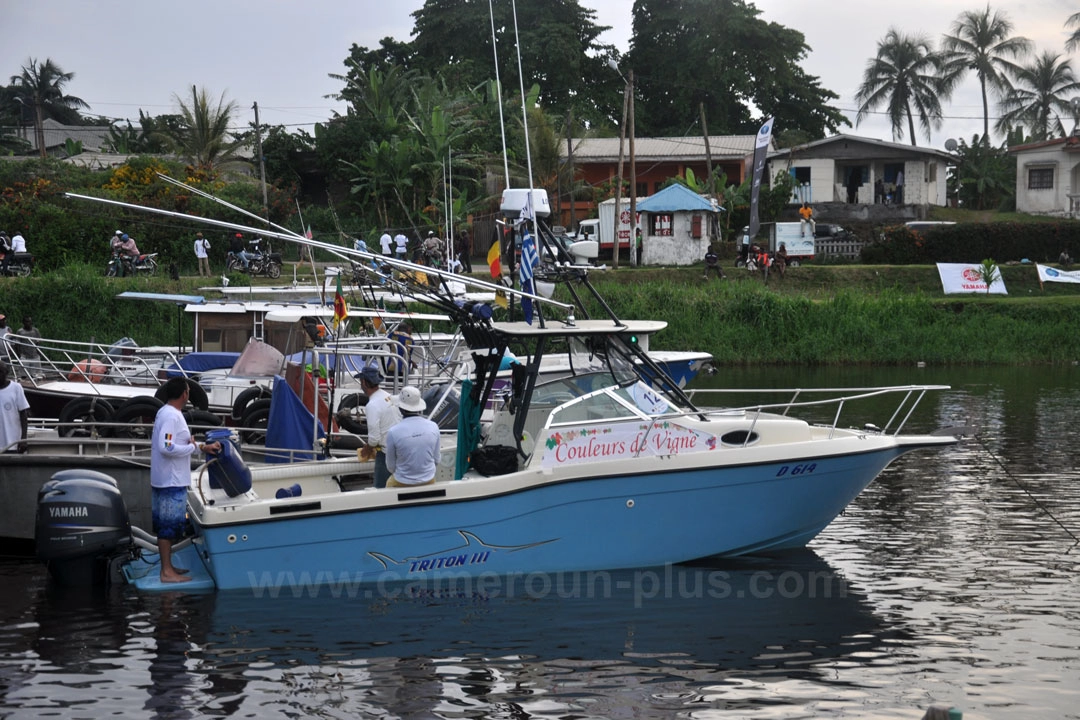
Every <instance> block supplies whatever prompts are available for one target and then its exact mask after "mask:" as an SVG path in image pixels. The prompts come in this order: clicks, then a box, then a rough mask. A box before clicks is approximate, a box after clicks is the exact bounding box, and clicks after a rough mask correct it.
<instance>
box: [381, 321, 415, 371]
mask: <svg viewBox="0 0 1080 720" xmlns="http://www.w3.org/2000/svg"><path fill="white" fill-rule="evenodd" d="M387 339H388V340H390V342H391V343H392V344H391V346H390V349H391V350H392V351H393V352H394V353H396V354H397V357H396V358H387V360H386V372H387V373H389V374H391V375H401V376H402V377H405V376H406V375H408V373H409V371H410V370H411V369H413V368H414V367H416V364H415V363H413V361H412V346H413V336H412V325H410V324H409V323H407V322H403V323H398V326H397V327H396V328H394V330H393V332H391V333H390V335H389V336H387Z"/></svg>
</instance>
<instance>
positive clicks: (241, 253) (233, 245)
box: [229, 233, 251, 272]
mask: <svg viewBox="0 0 1080 720" xmlns="http://www.w3.org/2000/svg"><path fill="white" fill-rule="evenodd" d="M229 252H231V253H232V254H233V256H234V257H235V258H236V259H237V260H239V261H240V263H241V264H242V265H243V267H244V271H245V272H246V271H247V269H248V265H249V264H250V263H251V257H250V256H249V255H248V254H247V250H245V249H244V236H243V234H241V233H236V235H234V236H233V237H232V239H231V240H229Z"/></svg>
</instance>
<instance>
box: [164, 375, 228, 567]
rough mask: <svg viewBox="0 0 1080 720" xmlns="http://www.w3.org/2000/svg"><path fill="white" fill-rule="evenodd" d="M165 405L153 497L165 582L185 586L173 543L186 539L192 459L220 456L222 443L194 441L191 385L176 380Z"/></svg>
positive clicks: (167, 391) (169, 386)
mask: <svg viewBox="0 0 1080 720" xmlns="http://www.w3.org/2000/svg"><path fill="white" fill-rule="evenodd" d="M164 388H165V404H164V405H162V406H161V409H160V410H158V412H157V415H156V416H155V417H154V434H153V437H152V439H151V441H150V442H151V449H150V486H151V494H152V497H153V521H154V532H155V533H156V534H157V537H158V542H157V545H158V552H159V553H160V554H161V582H163V583H182V582H187V581H188V580H190V579H191V578H189V577H187V576H186V575H185V573H186V572H187V570H186V569H183V568H177V567H173V564H172V546H173V543H175V542H177V541H178V540H181V539H183V537H184V520H185V518H186V516H187V490H188V487H189V486H190V485H191V456H192V455H194V454H195V453H196V452H198V451H202V450H206V451H208V452H212V453H216V452H218V451H220V450H221V443H217V442H212V443H206V444H201V443H198V442H196V441H195V439H194V438H192V437H191V431H190V430H189V429H188V425H187V420H185V419H184V414H183V409H184V406H185V405H186V404H187V401H188V383H187V380H186V379H185V378H182V377H175V378H171V379H170V380H168V381H167V382H166V383H165V385H164Z"/></svg>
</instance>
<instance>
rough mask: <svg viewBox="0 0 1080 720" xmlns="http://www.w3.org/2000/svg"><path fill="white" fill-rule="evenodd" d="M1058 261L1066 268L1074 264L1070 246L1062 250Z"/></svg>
mask: <svg viewBox="0 0 1080 720" xmlns="http://www.w3.org/2000/svg"><path fill="white" fill-rule="evenodd" d="M1058 263H1059V264H1060V265H1061V267H1064V268H1067V267H1069V266H1070V265H1072V256H1071V255H1069V248H1065V249H1064V250H1062V251H1061V254H1060V255H1058Z"/></svg>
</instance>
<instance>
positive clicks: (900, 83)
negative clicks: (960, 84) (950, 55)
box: [855, 28, 952, 145]
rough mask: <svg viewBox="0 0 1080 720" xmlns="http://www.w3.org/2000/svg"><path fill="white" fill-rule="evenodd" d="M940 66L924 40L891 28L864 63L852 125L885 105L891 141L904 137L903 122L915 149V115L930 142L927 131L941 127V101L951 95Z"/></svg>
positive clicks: (934, 53)
mask: <svg viewBox="0 0 1080 720" xmlns="http://www.w3.org/2000/svg"><path fill="white" fill-rule="evenodd" d="M942 66H943V62H942V58H941V56H940V55H938V54H937V53H936V52H934V48H933V45H932V43H931V42H930V40H929V39H927V38H926V37H925V36H923V35H905V34H904V33H902V32H900V31H899V30H897V29H896V28H890V29H889V31H888V32H887V33H885V37H884V38H883V39H882V40H879V41H878V46H877V56H876V57H875V58H874V59H872V60H871V61H870V62H869V63H867V65H866V71H865V73H863V82H862V85H860V86H859V90H858V92H856V93H855V101H856V102H858V103H861V104H860V106H859V113H858V114H857V115H856V116H855V125H856V126H858V125H859V123H860V122H862V121H863V119H865V118H866V116H867V114H869V113H870V112H871V111H872V110H874V109H875V108H877V107H878V106H879V105H881V104H883V103H884V104H885V105H887V106H888V111H889V112H888V114H889V122H890V123H891V124H892V133H893V137H894V138H903V137H904V120H905V118H906V119H907V126H908V134H909V135H910V137H911V144H912V145H914V144H915V120H914V115H915V114H918V116H919V125H920V126H921V127H922V129H923V131H924V132H925V133H926V138H927V140H929V139H930V131H931V130H932V129H935V130H936V129H937V128H939V127H941V122H942V119H941V101H942V100H946V99H948V97H949V95H950V93H951V92H952V84H951V82H950V80H949V79H948V78H946V77H943V76H942V75H941V73H940V70H941V68H942Z"/></svg>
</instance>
